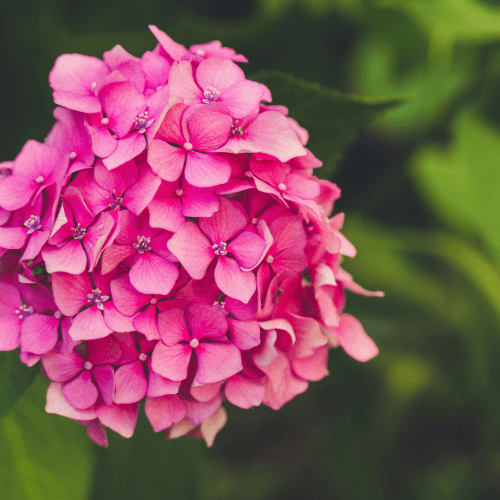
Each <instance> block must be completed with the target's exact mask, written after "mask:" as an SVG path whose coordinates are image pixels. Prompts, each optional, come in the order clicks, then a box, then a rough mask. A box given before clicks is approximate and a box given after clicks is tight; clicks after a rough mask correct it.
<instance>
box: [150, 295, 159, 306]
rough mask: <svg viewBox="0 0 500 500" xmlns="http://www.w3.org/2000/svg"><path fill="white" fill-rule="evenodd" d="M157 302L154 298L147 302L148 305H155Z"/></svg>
mask: <svg viewBox="0 0 500 500" xmlns="http://www.w3.org/2000/svg"><path fill="white" fill-rule="evenodd" d="M157 302H158V299H155V298H154V297H153V298H152V299H151V300H150V301H149V303H150V304H152V305H155V304H156V303H157Z"/></svg>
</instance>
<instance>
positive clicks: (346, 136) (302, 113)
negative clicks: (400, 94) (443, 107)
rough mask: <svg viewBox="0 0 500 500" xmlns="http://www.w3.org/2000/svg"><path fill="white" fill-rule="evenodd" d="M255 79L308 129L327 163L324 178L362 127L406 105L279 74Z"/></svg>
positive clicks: (316, 150)
mask: <svg viewBox="0 0 500 500" xmlns="http://www.w3.org/2000/svg"><path fill="white" fill-rule="evenodd" d="M252 79H253V80H257V81H259V82H261V83H264V84H265V85H267V86H268V87H269V89H270V90H271V93H272V96H273V103H274V104H282V105H284V106H286V107H287V108H288V109H289V112H290V114H289V116H290V117H292V118H293V119H295V120H297V121H298V122H299V124H300V125H302V126H303V127H305V128H306V129H307V130H308V132H309V137H310V139H309V142H308V144H307V146H308V148H309V149H311V151H312V152H313V153H314V154H315V155H316V156H317V157H318V158H319V159H320V160H321V161H323V163H324V167H323V169H322V170H321V171H320V172H319V174H320V175H321V177H328V176H329V174H331V172H332V171H333V169H334V167H335V165H336V163H337V162H338V161H339V160H340V159H341V157H342V155H343V154H344V152H345V150H346V148H347V147H349V145H350V144H351V143H352V142H353V141H354V140H355V138H356V135H357V132H358V130H359V129H360V128H362V127H365V126H366V125H368V124H369V123H370V122H371V121H372V120H374V119H375V118H377V117H378V116H380V115H381V114H382V113H383V112H384V111H386V110H388V109H390V108H393V107H394V106H396V105H398V104H401V103H402V102H404V100H403V99H400V98H384V99H373V98H368V97H360V96H357V95H352V94H343V93H342V92H339V91H337V90H332V89H328V88H325V87H322V86H321V85H318V84H317V83H311V82H307V81H305V80H301V79H299V78H295V77H294V76H292V75H289V74H287V73H281V72H279V71H263V72H260V73H257V74H256V75H253V76H252Z"/></svg>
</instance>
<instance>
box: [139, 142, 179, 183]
mask: <svg viewBox="0 0 500 500" xmlns="http://www.w3.org/2000/svg"><path fill="white" fill-rule="evenodd" d="M185 161H186V151H185V150H184V149H183V148H176V147H174V146H171V145H170V144H167V143H166V142H164V141H162V140H159V139H153V140H152V141H151V144H150V145H149V148H148V163H149V164H150V165H151V168H152V169H153V172H154V173H155V174H157V175H159V176H160V177H161V178H162V179H163V180H165V181H176V180H177V179H178V178H179V177H180V175H181V173H182V169H183V168H184V163H185Z"/></svg>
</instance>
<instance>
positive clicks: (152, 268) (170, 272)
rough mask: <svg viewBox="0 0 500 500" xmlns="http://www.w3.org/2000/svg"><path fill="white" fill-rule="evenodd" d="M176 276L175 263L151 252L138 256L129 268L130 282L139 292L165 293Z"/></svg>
mask: <svg viewBox="0 0 500 500" xmlns="http://www.w3.org/2000/svg"><path fill="white" fill-rule="evenodd" d="M178 276H179V269H177V266H176V265H175V264H173V263H172V262H170V261H168V260H165V259H163V258H162V257H159V256H158V255H155V254H153V253H151V252H145V253H144V254H143V255H142V256H140V257H139V258H138V259H137V261H136V262H135V264H134V265H133V266H132V268H131V269H130V282H131V283H132V285H133V286H134V287H135V288H136V289H137V290H138V291H139V292H141V293H154V294H160V295H167V294H168V293H169V292H170V290H172V288H173V286H174V284H175V282H176V280H177V277H178Z"/></svg>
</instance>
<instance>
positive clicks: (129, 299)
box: [110, 274, 151, 316]
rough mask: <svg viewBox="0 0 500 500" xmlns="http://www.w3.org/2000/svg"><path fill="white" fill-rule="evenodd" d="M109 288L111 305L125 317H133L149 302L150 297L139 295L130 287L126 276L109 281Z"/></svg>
mask: <svg viewBox="0 0 500 500" xmlns="http://www.w3.org/2000/svg"><path fill="white" fill-rule="evenodd" d="M110 287H111V296H112V297H113V303H114V304H115V306H116V308H117V309H118V311H120V312H121V313H122V314H124V315H125V316H133V315H134V314H135V313H136V312H138V311H139V309H141V308H142V307H144V306H145V305H146V304H149V301H150V300H151V297H150V296H148V295H144V294H141V293H139V292H138V291H137V290H136V289H135V288H134V287H133V286H132V284H131V283H130V278H129V276H128V274H124V275H123V276H120V277H119V278H116V279H114V280H113V281H111V283H110Z"/></svg>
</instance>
